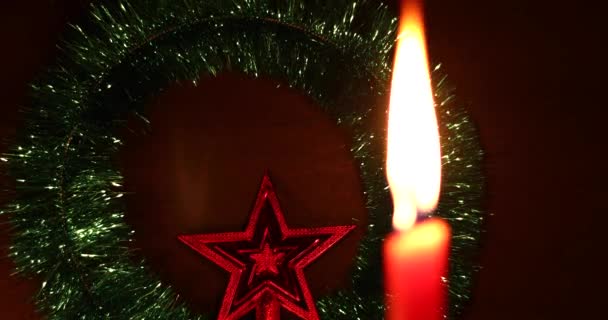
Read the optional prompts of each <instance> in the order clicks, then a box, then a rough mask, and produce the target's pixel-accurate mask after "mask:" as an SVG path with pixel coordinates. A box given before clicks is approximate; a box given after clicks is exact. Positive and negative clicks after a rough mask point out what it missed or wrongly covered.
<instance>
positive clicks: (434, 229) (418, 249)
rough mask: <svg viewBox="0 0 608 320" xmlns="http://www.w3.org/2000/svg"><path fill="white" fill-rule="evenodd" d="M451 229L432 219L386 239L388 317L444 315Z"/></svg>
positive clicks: (435, 319) (434, 319)
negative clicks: (445, 280) (445, 281)
mask: <svg viewBox="0 0 608 320" xmlns="http://www.w3.org/2000/svg"><path fill="white" fill-rule="evenodd" d="M449 240H450V229H449V227H448V225H447V223H445V222H444V221H442V220H439V219H432V220H428V221H425V222H423V223H420V224H418V225H416V226H415V227H414V228H412V229H411V230H409V231H405V232H394V233H393V234H391V235H390V236H389V237H388V238H387V239H386V243H385V247H384V250H385V252H384V254H385V259H386V261H385V285H386V294H387V303H388V311H387V314H386V319H388V320H439V319H442V318H443V310H442V308H443V306H444V302H445V301H444V291H445V290H444V283H443V280H442V279H443V278H444V277H445V276H446V271H447V257H448V247H449Z"/></svg>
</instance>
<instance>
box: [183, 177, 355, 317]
mask: <svg viewBox="0 0 608 320" xmlns="http://www.w3.org/2000/svg"><path fill="white" fill-rule="evenodd" d="M354 228H355V226H354V225H346V226H334V227H321V228H301V229H290V228H289V227H288V226H287V223H286V222H285V218H284V216H283V211H282V210H281V207H280V205H279V200H278V198H277V196H276V193H275V191H274V187H273V185H272V182H271V181H270V178H269V177H268V175H265V176H264V178H263V180H262V185H261V187H260V191H259V193H258V196H257V199H256V202H255V205H254V208H253V211H252V212H251V215H250V218H249V222H248V223H247V227H246V228H245V231H241V232H226V233H215V234H194V235H180V236H178V238H179V240H180V241H182V242H183V243H185V244H186V245H188V246H189V247H191V248H192V249H194V250H195V251H197V252H198V253H200V254H201V255H202V256H204V257H205V258H207V259H209V260H210V261H212V262H214V263H215V264H217V265H218V266H220V267H222V268H223V269H224V270H226V271H228V272H229V273H230V279H229V281H228V286H227V288H226V292H225V295H224V299H223V300H222V306H221V308H220V311H219V314H218V320H237V319H241V318H242V317H244V316H246V315H248V314H250V313H253V312H255V314H256V318H257V319H266V320H278V319H279V317H280V316H279V314H280V309H281V308H284V309H286V310H288V311H290V312H291V313H293V314H294V315H296V316H298V317H299V318H301V319H305V320H317V319H319V315H318V313H317V310H316V308H315V303H314V299H313V296H312V294H311V292H310V289H309V288H308V284H307V282H306V278H305V276H304V268H305V267H306V266H308V265H310V264H311V263H312V262H313V261H315V260H316V259H317V258H319V257H320V256H321V255H322V254H323V253H325V252H326V251H327V250H328V249H329V248H331V247H332V246H334V245H335V244H336V243H337V242H338V241H339V240H340V239H342V238H343V237H344V236H346V235H347V234H348V233H349V232H350V231H352V230H353V229H354Z"/></svg>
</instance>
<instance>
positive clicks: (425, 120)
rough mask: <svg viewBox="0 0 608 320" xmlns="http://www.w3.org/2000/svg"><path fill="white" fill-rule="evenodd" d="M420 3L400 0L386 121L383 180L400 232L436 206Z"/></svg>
mask: <svg viewBox="0 0 608 320" xmlns="http://www.w3.org/2000/svg"><path fill="white" fill-rule="evenodd" d="M421 2H422V1H420V0H408V1H405V3H404V6H403V10H402V15H401V23H400V26H399V35H398V40H397V48H396V55H395V62H394V67H393V79H392V84H391V96H390V104H389V120H388V143H387V145H388V150H387V159H386V168H387V178H388V182H389V186H390V188H391V193H392V196H393V203H394V208H395V209H394V210H395V211H394V215H393V226H394V227H395V228H396V229H399V230H405V229H408V228H409V227H411V226H412V225H413V224H414V223H415V222H416V217H417V212H422V213H428V212H430V211H432V210H433V209H434V208H435V206H436V205H437V201H438V198H439V188H440V184H441V151H440V145H439V132H438V127H437V117H436V115H435V108H434V102H433V93H432V90H431V79H430V74H429V63H428V60H427V53H426V39H425V36H424V20H423V19H424V16H423V10H422V3H421Z"/></svg>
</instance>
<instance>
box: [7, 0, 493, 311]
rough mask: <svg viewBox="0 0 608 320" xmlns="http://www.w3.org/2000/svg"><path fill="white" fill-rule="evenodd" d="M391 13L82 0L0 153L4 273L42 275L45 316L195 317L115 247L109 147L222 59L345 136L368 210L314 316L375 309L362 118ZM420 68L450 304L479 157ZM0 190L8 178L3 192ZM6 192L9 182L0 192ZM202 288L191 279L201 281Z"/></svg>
mask: <svg viewBox="0 0 608 320" xmlns="http://www.w3.org/2000/svg"><path fill="white" fill-rule="evenodd" d="M395 25H396V19H395V17H393V16H392V15H391V14H390V13H389V11H388V10H387V8H386V7H385V6H384V5H381V4H378V1H375V0H374V1H371V0H370V1H362V0H358V1H354V0H332V1H326V0H311V1H298V0H287V1H271V0H234V1H224V0H207V1H202V0H199V1H197V0H149V1H143V0H142V1H135V0H132V1H119V2H117V3H115V4H112V5H102V4H100V2H96V4H95V5H93V6H92V8H91V19H90V20H89V21H88V22H86V23H84V24H82V25H80V26H73V30H72V31H71V32H70V33H69V34H68V35H67V36H66V38H65V39H66V40H65V42H64V43H63V44H62V45H61V48H62V51H63V53H62V56H61V58H60V59H59V61H58V62H57V64H56V65H55V66H54V67H53V68H52V69H50V70H49V71H48V73H46V74H45V75H44V76H42V77H41V78H40V79H39V80H38V81H37V82H35V83H34V84H33V85H32V105H31V107H30V108H28V109H26V110H23V111H24V113H25V115H24V117H25V119H26V124H25V125H24V126H23V127H22V128H21V130H20V132H19V133H18V136H17V137H16V142H15V143H14V147H13V148H12V149H11V150H10V151H9V152H7V153H6V154H5V155H2V157H0V160H1V161H0V162H2V163H4V164H7V165H8V170H9V172H10V174H11V175H12V176H13V177H14V178H15V181H16V182H15V183H16V185H15V192H14V194H13V195H12V197H13V198H14V201H13V202H12V203H11V204H10V205H9V206H8V207H7V208H6V210H4V212H5V213H8V214H9V215H10V219H11V223H12V226H13V234H12V237H13V238H12V239H13V244H12V247H11V257H12V258H13V259H14V261H15V262H16V265H17V271H18V272H19V273H22V274H26V275H36V276H37V278H39V279H43V283H42V287H41V288H40V292H39V294H38V295H37V296H36V299H37V302H38V306H39V308H40V309H41V310H42V312H43V313H45V314H46V315H48V317H49V318H50V319H75V318H79V319H110V318H111V319H114V318H115V319H208V318H209V317H210V316H212V315H195V314H192V313H191V312H190V311H189V310H188V309H187V307H185V306H184V305H182V304H181V303H178V302H176V301H178V299H177V295H176V293H174V292H173V290H172V289H171V288H170V287H168V286H167V285H164V284H163V283H161V282H160V281H159V280H158V279H157V278H156V276H155V275H154V274H152V273H151V272H150V271H149V270H148V268H147V267H146V263H145V262H144V261H138V262H134V261H135V260H134V259H136V258H134V257H133V256H132V252H130V250H129V249H128V247H129V246H128V245H127V244H128V242H129V241H132V238H133V230H131V229H130V228H129V226H128V225H127V224H126V223H125V221H124V219H123V217H124V208H125V204H124V201H123V199H121V197H122V196H123V194H124V193H125V192H126V190H123V188H122V186H121V185H122V177H121V173H120V172H119V170H118V166H117V165H116V158H115V155H116V153H117V151H118V150H119V148H121V147H122V142H121V138H120V136H119V135H118V132H119V131H120V130H119V128H121V127H123V126H125V121H126V119H127V117H131V116H132V115H136V116H138V117H140V118H142V119H145V117H146V116H145V114H144V112H143V110H144V108H143V107H144V104H145V101H146V100H149V99H150V98H151V97H153V96H154V95H155V94H157V93H158V92H159V91H161V90H163V88H167V87H168V86H169V85H171V84H172V83H175V82H186V81H192V82H194V83H196V82H197V79H198V78H199V77H200V76H201V75H209V74H211V75H215V74H217V73H219V72H222V71H225V70H232V71H240V72H243V73H245V74H248V75H251V76H253V77H257V76H260V75H265V76H270V77H273V78H275V79H279V80H281V81H284V82H285V83H287V84H289V85H290V86H291V87H293V88H296V89H299V90H301V91H302V92H304V93H306V94H307V95H308V96H310V97H311V98H313V99H314V100H315V101H316V103H317V104H318V105H319V106H320V107H321V108H323V110H325V111H326V112H327V113H328V114H330V115H331V116H332V117H333V118H334V119H335V120H336V122H337V123H338V124H339V125H342V126H348V127H351V128H352V129H353V130H354V132H356V135H355V136H354V137H353V140H352V147H351V150H352V154H353V156H354V157H355V158H356V159H357V160H358V162H359V163H360V174H361V177H362V181H363V183H364V188H365V189H364V190H365V197H366V199H367V207H368V213H369V225H368V226H367V235H366V237H365V238H364V240H363V241H362V243H361V244H360V249H359V253H358V255H357V256H356V257H355V259H356V262H355V268H354V270H353V273H352V289H349V290H345V291H342V292H338V293H336V294H334V295H331V296H326V297H317V298H318V301H317V308H318V310H319V313H320V316H321V318H323V319H381V318H383V310H384V306H383V289H382V275H381V266H382V264H381V254H380V252H381V250H380V248H381V245H382V241H383V239H384V237H385V235H386V234H387V233H388V232H389V229H390V220H391V217H390V212H391V202H390V196H389V193H388V190H387V183H386V180H385V174H384V172H383V159H384V151H383V150H384V141H385V130H384V128H379V127H378V126H377V125H374V124H372V123H371V120H370V116H369V115H370V113H371V110H373V109H375V108H382V109H385V108H386V107H387V106H386V105H383V104H379V102H378V101H379V99H377V98H378V96H379V95H383V94H386V93H387V91H388V83H389V76H390V71H391V70H390V61H391V56H390V55H391V49H392V47H393V44H394V39H395ZM437 69H438V68H436V69H435V71H434V72H433V77H434V85H435V95H436V97H435V98H436V101H437V102H438V103H437V110H438V113H439V117H440V130H441V137H442V141H441V142H442V148H443V169H444V170H443V172H444V180H443V186H442V195H441V202H440V204H439V208H438V210H437V212H436V215H438V216H440V217H442V218H444V219H446V220H448V221H449V222H450V224H451V225H452V228H453V239H452V247H451V258H450V266H451V268H450V269H451V270H450V271H451V273H450V277H449V279H448V280H446V283H447V285H449V298H450V304H449V311H447V310H446V314H448V315H449V316H450V317H452V318H453V317H455V316H456V315H458V314H459V312H460V311H461V310H462V307H463V305H464V303H465V302H466V301H467V299H468V296H469V290H470V285H471V277H472V275H473V273H474V271H475V270H476V268H477V266H476V265H475V262H474V261H475V260H474V255H475V252H476V247H477V242H478V240H479V236H480V228H481V225H480V224H481V221H482V216H481V213H480V195H481V192H482V179H481V172H480V158H481V152H480V148H479V145H478V143H477V139H476V134H475V130H474V127H473V125H472V124H471V122H470V121H469V119H468V118H467V116H466V115H465V113H464V112H463V111H462V110H461V109H460V108H458V106H457V105H455V102H454V96H453V94H452V90H451V89H450V88H449V87H447V86H446V84H445V81H444V80H445V78H444V77H443V76H442V75H441V74H440V71H438V70H437ZM8 189H12V188H8ZM7 192H8V191H7ZM201 289H202V290H204V288H201Z"/></svg>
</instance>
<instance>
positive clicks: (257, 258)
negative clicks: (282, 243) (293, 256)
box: [249, 243, 285, 276]
mask: <svg viewBox="0 0 608 320" xmlns="http://www.w3.org/2000/svg"><path fill="white" fill-rule="evenodd" d="M284 257H285V253H284V252H275V250H273V249H272V248H271V247H270V244H268V243H264V248H263V249H262V250H260V251H259V253H252V254H251V255H249V258H251V260H253V261H254V263H255V264H254V266H253V272H254V273H255V275H256V276H259V275H262V274H272V275H277V274H278V273H279V268H278V266H279V265H280V264H281V263H282V262H283V258H284Z"/></svg>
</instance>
